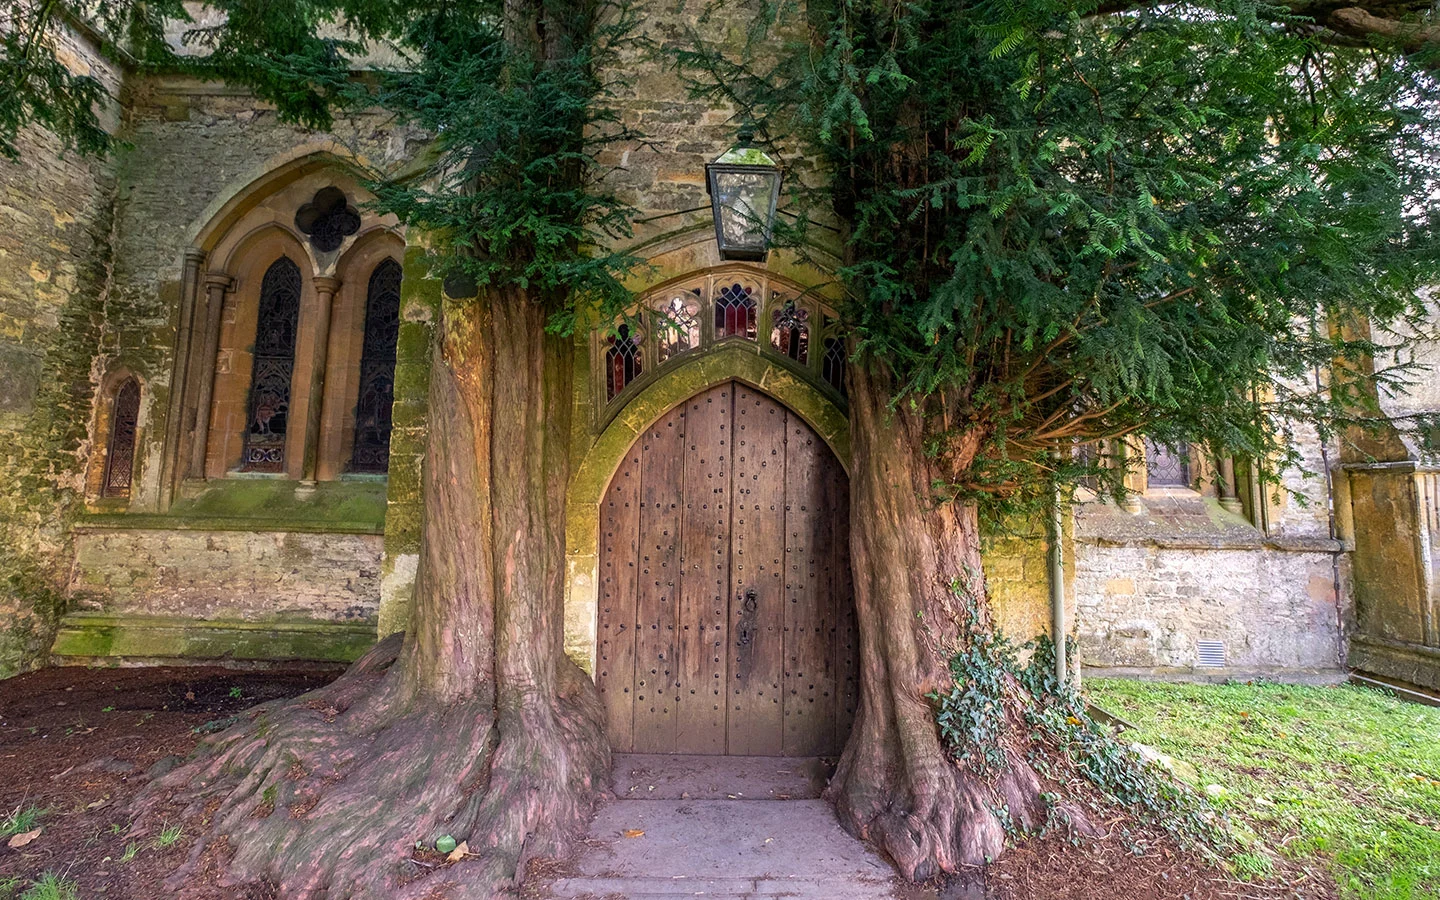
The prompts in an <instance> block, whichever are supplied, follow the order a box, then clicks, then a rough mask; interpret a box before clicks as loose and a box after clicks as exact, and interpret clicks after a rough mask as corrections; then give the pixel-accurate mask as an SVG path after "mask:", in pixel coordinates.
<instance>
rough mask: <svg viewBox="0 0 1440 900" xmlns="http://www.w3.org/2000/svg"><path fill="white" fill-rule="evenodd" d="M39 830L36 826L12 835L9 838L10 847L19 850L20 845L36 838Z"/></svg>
mask: <svg viewBox="0 0 1440 900" xmlns="http://www.w3.org/2000/svg"><path fill="white" fill-rule="evenodd" d="M40 831H41V829H39V828H37V829H35V830H34V831H27V832H25V833H24V834H17V835H15V836H14V837H12V838H10V843H9V847H10V849H11V850H19V849H20V848H21V847H23V846H25V845H26V844H28V843H30V842H31V841H33V840H35V839H36V838H38V837H39V836H40Z"/></svg>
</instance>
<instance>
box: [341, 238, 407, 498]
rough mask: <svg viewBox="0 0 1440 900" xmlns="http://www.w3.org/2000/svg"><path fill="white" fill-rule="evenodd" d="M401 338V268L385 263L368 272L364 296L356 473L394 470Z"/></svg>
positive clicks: (352, 458) (354, 456) (353, 456)
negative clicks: (397, 353) (392, 447)
mask: <svg viewBox="0 0 1440 900" xmlns="http://www.w3.org/2000/svg"><path fill="white" fill-rule="evenodd" d="M399 337H400V264H399V263H397V262H396V261H395V260H393V259H387V260H385V261H383V262H381V263H380V265H378V266H376V267H375V271H374V272H372V273H370V286H369V288H368V289H367V291H366V294H365V343H364V345H363V347H362V349H361V351H360V396H359V399H358V400H357V401H356V402H355V447H354V449H353V450H352V452H351V455H350V470H351V471H352V472H380V473H383V472H386V471H388V470H389V468H390V431H391V427H392V422H393V419H392V418H391V410H392V407H393V406H394V405H395V344H396V341H397V340H399Z"/></svg>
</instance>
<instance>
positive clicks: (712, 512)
mask: <svg viewBox="0 0 1440 900" xmlns="http://www.w3.org/2000/svg"><path fill="white" fill-rule="evenodd" d="M849 510H850V501H849V483H848V481H847V479H846V477H845V471H844V469H843V468H841V466H840V462H839V460H837V459H836V458H835V455H834V454H833V453H831V452H830V448H829V447H827V446H826V445H825V442H824V441H823V440H822V439H821V438H820V437H819V436H818V435H817V434H815V432H814V431H812V430H811V429H810V426H809V425H807V424H806V423H805V422H804V421H803V420H802V419H801V418H800V417H799V416H798V415H795V414H794V413H792V412H790V411H789V410H787V409H786V408H785V407H784V406H782V405H781V404H779V403H778V402H776V401H775V400H772V399H771V398H770V397H768V396H766V395H765V394H763V393H761V392H759V391H756V390H754V389H752V388H749V387H746V386H744V385H741V384H739V383H736V382H730V383H728V384H723V385H720V386H718V387H714V388H711V389H710V390H707V391H705V392H704V393H702V394H699V395H698V396H695V397H692V398H690V399H689V400H687V401H685V402H684V403H683V404H681V405H680V406H678V407H676V408H675V409H673V410H671V411H670V412H669V413H667V414H666V415H665V416H664V417H662V418H661V419H660V420H659V421H658V422H656V423H655V424H654V425H652V426H651V427H650V428H649V429H647V430H646V431H645V433H644V434H642V435H641V436H640V437H639V439H637V440H636V442H635V444H634V445H633V446H631V448H630V451H629V452H628V453H627V454H626V456H625V459H624V461H623V462H622V463H621V465H620V469H619V470H618V471H617V472H616V473H615V477H614V479H613V480H612V481H611V482H610V486H609V487H608V488H607V489H606V492H605V496H604V499H603V500H602V501H601V508H600V590H599V603H600V609H599V621H598V641H597V644H598V646H597V651H598V652H597V657H598V659H597V660H596V666H595V681H596V684H597V685H598V686H599V688H600V696H601V698H602V699H603V700H604V702H605V706H606V710H607V712H608V713H609V734H610V743H611V746H612V748H613V749H614V750H615V751H617V752H622V753H623V752H634V753H704V754H732V755H753V756H825V755H834V754H838V753H839V752H840V749H841V748H842V746H843V745H844V742H845V739H846V737H848V736H849V733H850V724H851V721H852V719H853V717H854V711H855V698H856V693H857V689H858V684H857V680H858V677H859V676H858V668H857V659H858V653H859V641H858V638H857V637H856V628H855V604H854V595H853V593H852V588H851V581H850V554H849V529H848V518H849Z"/></svg>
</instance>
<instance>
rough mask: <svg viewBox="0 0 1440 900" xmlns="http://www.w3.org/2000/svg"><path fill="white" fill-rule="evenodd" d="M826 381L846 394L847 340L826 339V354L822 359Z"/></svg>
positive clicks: (841, 394) (822, 370)
mask: <svg viewBox="0 0 1440 900" xmlns="http://www.w3.org/2000/svg"><path fill="white" fill-rule="evenodd" d="M820 371H821V375H822V376H823V377H824V378H825V383H826V384H828V385H830V386H831V387H833V388H834V389H835V390H837V391H839V392H840V396H842V397H843V396H845V342H844V341H842V340H841V339H840V338H833V337H831V338H826V339H825V356H824V357H823V358H822V359H821V360H820Z"/></svg>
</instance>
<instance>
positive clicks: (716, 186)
mask: <svg viewBox="0 0 1440 900" xmlns="http://www.w3.org/2000/svg"><path fill="white" fill-rule="evenodd" d="M753 138H754V135H752V134H751V133H750V132H748V131H742V132H740V134H739V143H737V144H736V145H735V146H734V147H731V148H730V149H729V150H726V151H725V152H724V153H722V154H720V156H719V157H718V158H716V160H715V161H714V162H712V163H710V164H709V165H707V166H706V167H705V189H706V190H707V191H709V193H710V205H711V207H712V208H713V209H714V212H715V242H716V243H717V244H718V245H719V246H720V258H721V259H745V260H751V261H755V262H760V261H763V260H764V259H765V257H766V255H767V254H768V253H769V252H770V234H771V231H772V230H773V228H774V225H775V205H776V203H778V202H779V200H780V167H779V166H778V165H776V164H775V160H774V159H772V158H771V157H770V155H769V154H768V153H766V152H765V151H764V150H761V149H760V148H759V147H754V146H751V143H750V142H751V140H752V139H753Z"/></svg>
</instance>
